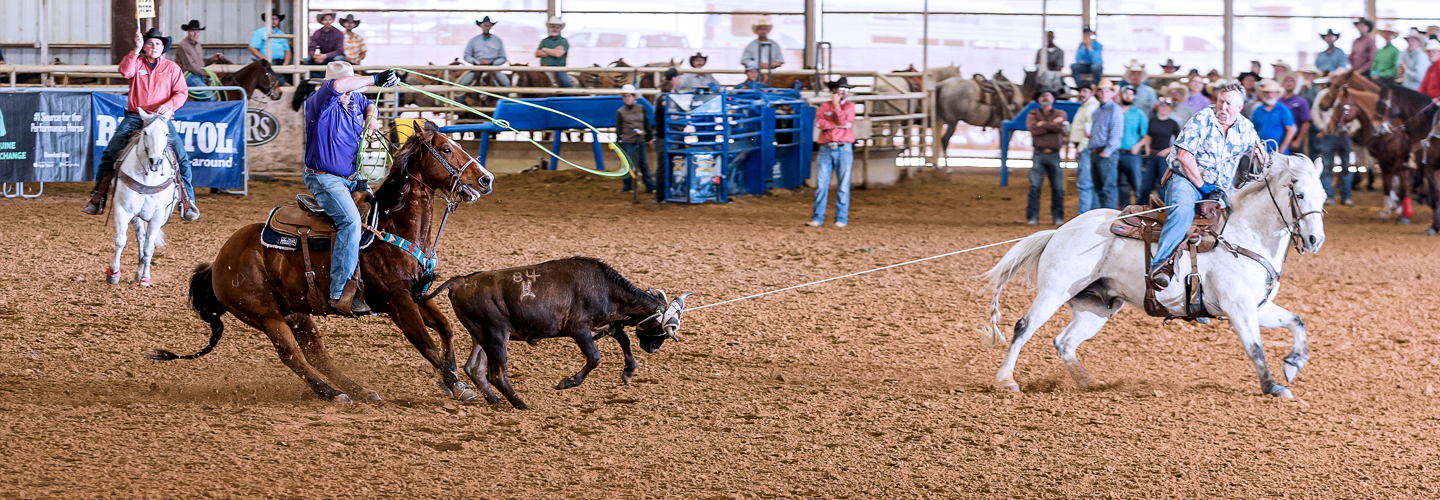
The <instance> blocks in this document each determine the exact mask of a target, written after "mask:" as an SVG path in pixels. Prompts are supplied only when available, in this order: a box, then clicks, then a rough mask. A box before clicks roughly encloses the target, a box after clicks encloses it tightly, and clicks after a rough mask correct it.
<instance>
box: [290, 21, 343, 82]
mask: <svg viewBox="0 0 1440 500" xmlns="http://www.w3.org/2000/svg"><path fill="white" fill-rule="evenodd" d="M315 21H316V22H318V23H320V29H318V30H315V32H314V33H311V34H310V57H307V58H305V60H304V61H301V63H302V64H307V65H309V64H329V63H330V61H344V60H345V33H342V32H341V31H340V30H339V29H338V28H336V27H335V26H334V24H335V13H333V12H326V13H323V14H320V15H317V16H315ZM312 73H319V72H312ZM319 76H323V73H319Z"/></svg>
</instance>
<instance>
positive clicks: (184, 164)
mask: <svg viewBox="0 0 1440 500" xmlns="http://www.w3.org/2000/svg"><path fill="white" fill-rule="evenodd" d="M169 48H170V37H168V36H162V35H161V34H160V30H159V29H156V28H150V31H147V32H146V33H145V36H143V37H142V36H140V29H139V28H136V29H135V50H133V51H131V52H130V53H129V54H125V58H124V59H121V60H120V66H119V71H120V76H123V77H125V78H126V79H128V80H130V94H129V95H128V96H126V100H125V118H123V119H121V120H120V123H119V124H118V125H116V126H115V133H114V134H113V135H111V136H110V143H109V144H107V145H106V146H105V152H104V153H102V154H101V155H100V166H99V168H98V169H97V170H96V172H95V190H94V191H91V192H90V202H89V203H88V204H86V205H85V208H84V209H83V210H84V212H85V213H87V214H90V215H96V214H99V213H100V208H101V207H102V206H104V205H105V199H106V198H107V197H108V196H110V184H111V180H113V179H114V173H115V161H116V160H117V159H118V158H117V157H118V156H119V155H120V152H121V150H123V149H125V146H126V145H128V144H130V139H131V137H133V136H134V135H135V132H138V131H140V129H143V128H145V121H144V120H143V119H142V118H140V113H139V110H142V109H143V110H145V112H146V113H154V114H158V115H163V116H165V117H166V118H172V119H171V120H166V124H167V125H169V126H170V147H171V148H172V149H174V150H175V159H176V161H177V162H179V164H180V165H179V167H180V172H179V174H180V175H179V176H178V177H179V178H180V181H181V182H182V183H183V186H182V189H181V192H183V193H184V195H185V196H184V199H182V200H181V203H180V206H181V211H180V217H181V218H182V219H185V220H195V219H198V218H200V211H199V210H198V209H196V208H195V188H194V186H192V185H191V184H190V155H189V154H188V153H186V152H185V144H183V143H182V142H181V139H180V134H178V133H176V132H175V121H174V120H173V118H174V117H175V110H177V109H180V106H184V105H185V98H186V93H187V92H188V91H189V90H190V88H189V87H187V86H186V85H185V79H184V77H183V76H181V70H180V66H179V65H177V64H175V63H173V62H171V61H169V60H167V59H165V57H164V55H165V50H167V49H169Z"/></svg>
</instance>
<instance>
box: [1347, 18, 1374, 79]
mask: <svg viewBox="0 0 1440 500" xmlns="http://www.w3.org/2000/svg"><path fill="white" fill-rule="evenodd" d="M1355 29H1357V30H1360V36H1358V37H1356V38H1355V42H1354V43H1352V44H1351V45H1350V70H1351V71H1357V72H1359V73H1360V74H1361V75H1369V74H1370V66H1371V65H1373V64H1375V49H1376V47H1375V35H1374V34H1372V33H1370V32H1371V31H1372V30H1374V29H1375V22H1374V21H1371V20H1369V19H1365V18H1363V17H1360V18H1356V19H1355Z"/></svg>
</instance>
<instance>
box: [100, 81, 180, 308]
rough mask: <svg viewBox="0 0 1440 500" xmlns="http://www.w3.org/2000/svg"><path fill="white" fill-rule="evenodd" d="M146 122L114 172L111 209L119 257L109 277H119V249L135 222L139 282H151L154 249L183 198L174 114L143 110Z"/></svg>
mask: <svg viewBox="0 0 1440 500" xmlns="http://www.w3.org/2000/svg"><path fill="white" fill-rule="evenodd" d="M138 111H139V113H140V116H141V118H143V119H144V121H145V125H144V128H143V129H141V133H140V134H138V135H137V137H136V138H135V139H134V142H133V143H131V145H130V147H129V148H128V149H126V150H124V151H122V152H121V155H120V159H119V163H120V166H119V168H117V169H116V170H117V171H116V174H118V175H116V176H115V196H114V197H113V201H112V203H113V208H112V210H113V211H114V212H112V213H113V214H114V216H115V257H114V259H113V260H111V261H110V267H109V268H108V269H106V280H107V281H108V282H109V283H110V284H112V285H114V284H116V283H119V282H120V253H121V252H123V251H124V250H125V243H126V241H127V240H128V237H127V235H126V229H125V226H126V225H133V226H135V244H136V246H137V247H138V248H139V250H140V264H139V268H137V269H136V270H135V281H137V282H139V284H140V286H150V284H151V281H150V262H151V259H152V258H153V257H154V256H155V248H156V247H163V246H165V231H164V229H163V228H164V227H165V223H166V222H167V221H169V220H170V213H171V212H173V211H174V210H175V205H176V204H177V203H179V201H180V181H179V180H178V178H177V175H176V173H177V169H176V167H177V164H176V160H175V157H174V153H173V151H172V150H171V149H170V125H169V123H168V122H169V121H170V119H169V118H166V117H165V115H162V114H150V113H146V112H145V110H143V109H141V110H138Z"/></svg>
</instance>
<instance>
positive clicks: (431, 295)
mask: <svg viewBox="0 0 1440 500" xmlns="http://www.w3.org/2000/svg"><path fill="white" fill-rule="evenodd" d="M468 276H469V275H462V276H456V277H453V278H450V279H448V280H445V283H443V284H441V285H440V286H438V287H435V291H433V292H430V293H427V294H425V295H424V296H422V297H419V298H417V299H415V302H416V303H420V302H429V301H430V300H431V299H434V298H435V296H436V295H440V292H443V291H445V290H447V289H449V288H450V287H452V286H455V284H457V283H459V282H460V280H461V279H463V278H466V277H468Z"/></svg>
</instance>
